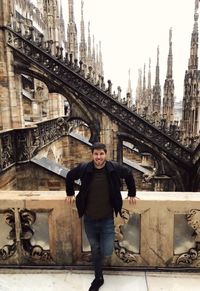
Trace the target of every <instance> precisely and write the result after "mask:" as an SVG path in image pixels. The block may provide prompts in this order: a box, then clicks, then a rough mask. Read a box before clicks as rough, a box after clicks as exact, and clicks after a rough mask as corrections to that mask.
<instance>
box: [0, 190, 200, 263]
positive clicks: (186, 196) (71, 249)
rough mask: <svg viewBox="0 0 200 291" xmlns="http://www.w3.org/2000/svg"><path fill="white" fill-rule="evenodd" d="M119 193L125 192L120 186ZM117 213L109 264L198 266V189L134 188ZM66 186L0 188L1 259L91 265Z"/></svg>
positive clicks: (87, 249)
mask: <svg viewBox="0 0 200 291" xmlns="http://www.w3.org/2000/svg"><path fill="white" fill-rule="evenodd" d="M123 196H124V197H125V196H126V193H125V192H123ZM137 196H138V197H139V198H140V200H137V204H136V205H135V206H133V205H130V204H129V202H128V200H126V199H124V203H123V211H122V216H121V217H120V216H118V217H117V218H115V247H114V252H113V255H112V258H111V266H113V267H122V268H124V269H127V268H129V269H131V268H137V267H138V268H141V267H143V268H147V269H148V268H151V269H152V268H174V269H176V268H178V269H180V268H196V269H197V268H199V263H200V193H197V192H192V193H186V192H182V193H180V192H179V193H178V192H173V193H169V192H138V194H137ZM64 200H65V192H57V191H56V192H53V191H51V192H39V191H24V192H22V191H10V192H9V191H0V229H1V235H0V265H3V266H13V265H15V266H33V265H34V266H38V267H39V266H41V265H43V266H44V265H48V266H72V267H73V266H79V267H80V268H81V266H83V265H84V266H89V265H90V264H91V260H90V250H89V245H88V241H87V239H86V237H85V233H84V229H83V226H82V222H81V220H80V219H79V218H78V215H77V211H76V207H75V205H68V204H67V203H66V202H65V201H64Z"/></svg>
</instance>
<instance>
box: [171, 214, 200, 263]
mask: <svg viewBox="0 0 200 291" xmlns="http://www.w3.org/2000/svg"><path fill="white" fill-rule="evenodd" d="M186 219H187V222H188V224H189V225H190V226H191V227H192V228H193V229H194V235H195V242H196V247H195V248H191V249H189V250H188V252H186V253H183V254H181V255H180V256H179V257H178V258H177V261H176V263H177V264H178V265H181V264H184V265H185V264H186V265H189V264H193V263H194V261H196V263H195V265H198V266H200V261H199V260H200V210H199V209H191V210H190V212H189V214H187V215H186Z"/></svg>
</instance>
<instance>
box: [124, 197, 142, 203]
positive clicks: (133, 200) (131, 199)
mask: <svg viewBox="0 0 200 291" xmlns="http://www.w3.org/2000/svg"><path fill="white" fill-rule="evenodd" d="M126 199H128V200H129V204H134V205H135V204H136V200H137V199H140V198H138V197H137V196H135V197H130V196H128V197H126Z"/></svg>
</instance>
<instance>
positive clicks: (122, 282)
mask: <svg viewBox="0 0 200 291" xmlns="http://www.w3.org/2000/svg"><path fill="white" fill-rule="evenodd" d="M92 280H93V275H92V273H91V272H89V271H81V272H80V271H67V270H65V271H64V270H62V271H55V270H50V271H49V270H13V269H0V291H39V290H41V291H88V288H89V286H90V283H91V281H92ZM104 280H105V284H104V285H103V286H102V287H101V288H100V291H194V290H200V287H199V286H200V273H177V272H173V273H169V272H155V273H154V272H140V271H137V272H119V271H117V272H111V271H106V272H105V275H104Z"/></svg>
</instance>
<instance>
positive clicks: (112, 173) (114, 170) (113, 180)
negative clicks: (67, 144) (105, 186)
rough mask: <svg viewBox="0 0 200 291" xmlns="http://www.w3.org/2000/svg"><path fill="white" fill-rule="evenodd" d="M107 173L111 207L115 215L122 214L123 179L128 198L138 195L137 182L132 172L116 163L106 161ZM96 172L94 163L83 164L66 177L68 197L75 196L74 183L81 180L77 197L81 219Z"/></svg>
mask: <svg viewBox="0 0 200 291" xmlns="http://www.w3.org/2000/svg"><path fill="white" fill-rule="evenodd" d="M105 167H106V172H107V175H108V181H109V185H110V198H111V205H112V207H113V209H114V211H115V214H116V215H117V214H118V213H121V209H122V196H121V192H120V188H121V179H124V180H125V182H126V185H127V188H128V196H130V197H134V196H135V195H136V188H135V181H134V178H133V174H132V171H131V170H129V169H128V168H126V167H125V166H122V165H120V164H118V163H116V162H111V161H106V165H105ZM93 171H94V164H93V162H89V163H81V164H79V165H78V166H77V167H75V168H73V169H72V170H71V171H69V172H68V174H67V177H66V192H67V195H68V196H73V195H74V194H75V191H74V181H75V180H78V179H80V181H81V186H80V191H79V193H78V195H77V197H76V206H77V209H78V214H79V217H81V216H83V214H84V212H85V208H86V203H87V193H88V188H89V184H90V181H91V178H92V174H93Z"/></svg>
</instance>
